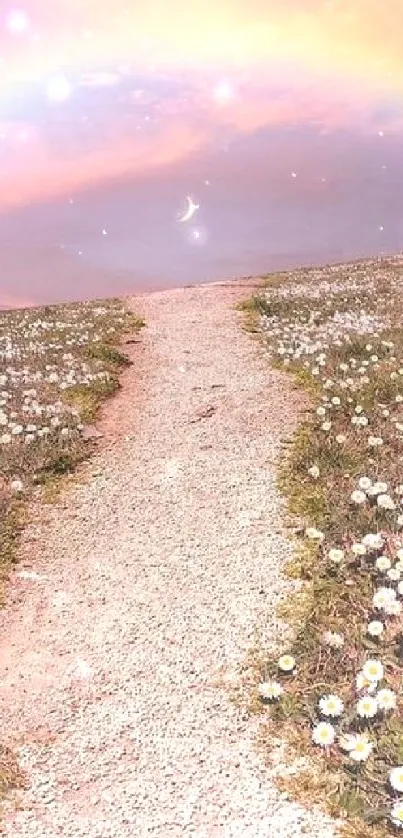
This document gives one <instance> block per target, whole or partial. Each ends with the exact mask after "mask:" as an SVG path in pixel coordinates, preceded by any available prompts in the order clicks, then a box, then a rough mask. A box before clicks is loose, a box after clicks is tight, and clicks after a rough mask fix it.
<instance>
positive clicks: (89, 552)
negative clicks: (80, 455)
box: [0, 283, 332, 838]
mask: <svg viewBox="0 0 403 838" xmlns="http://www.w3.org/2000/svg"><path fill="white" fill-rule="evenodd" d="M250 293H251V288H250V287H247V285H246V284H245V283H243V284H242V283H241V284H240V285H239V284H238V285H228V286H222V285H221V286H220V285H216V286H214V285H210V286H204V287H196V288H186V289H181V290H176V291H169V292H164V293H157V294H152V295H148V296H143V297H138V298H136V299H135V300H133V306H134V308H135V311H136V312H137V313H138V314H140V315H141V316H143V317H144V318H145V320H146V321H147V324H148V327H147V329H145V330H144V331H143V332H142V335H141V342H140V344H135V345H133V346H131V347H130V351H131V353H132V356H133V359H134V361H135V363H134V366H133V367H131V368H130V369H129V371H128V372H127V373H125V380H124V387H123V390H122V391H121V393H120V395H119V396H118V397H117V398H116V399H115V400H114V401H113V402H112V403H111V404H110V406H109V407H108V408H107V411H106V415H105V418H104V420H103V422H102V427H103V430H104V432H105V436H106V439H105V443H106V444H105V446H104V450H103V451H102V453H99V454H98V455H97V457H96V458H95V459H94V460H93V461H92V462H91V463H90V464H89V465H86V466H85V468H84V470H83V475H82V479H80V482H79V484H77V485H76V486H74V487H73V489H71V490H69V491H68V492H66V493H65V494H64V496H63V498H62V500H61V501H60V502H59V503H58V504H57V506H56V507H51V508H49V510H48V511H47V513H46V516H43V517H41V519H40V522H39V523H38V524H37V525H36V526H34V525H33V526H31V527H30V528H29V530H28V532H27V534H26V538H25V545H24V559H23V561H22V564H20V565H19V566H18V568H17V570H16V572H15V574H14V577H13V579H12V583H11V585H10V596H9V604H8V606H7V608H6V609H5V610H4V611H3V612H2V614H1V615H0V631H1V634H0V636H1V644H0V659H1V662H0V719H1V722H0V724H1V730H0V736H1V737H2V740H3V741H4V739H6V740H7V738H10V732H12V734H13V736H12V738H11V741H13V742H14V743H16V744H17V745H18V747H19V754H20V758H21V762H22V765H23V766H24V768H25V769H26V770H27V773H28V777H29V780H30V787H29V789H27V790H26V791H24V792H23V794H22V797H21V808H19V809H18V810H16V811H14V807H13V806H12V805H8V806H7V810H6V815H5V825H4V828H5V833H4V834H5V835H6V836H7V837H8V838H11V836H12V837H13V838H19V836H30V838H34V836H35V837H36V836H38V838H39V836H41V838H42V836H43V838H53V836H55V837H56V836H62V835H63V836H64V838H81V836H86V838H101V836H105V838H143V836H149V835H151V836H157V838H170V836H175V838H179V836H188V835H194V836H198V838H232V836H234V838H235V836H243V838H269V836H270V838H271V836H276V838H286V837H287V838H298V837H299V836H302V835H305V836H306V835H308V836H315V838H316V836H319V835H320V836H321V838H329V837H330V836H331V835H332V830H331V827H330V826H329V825H328V824H327V822H326V821H325V820H324V819H323V818H322V817H321V816H319V815H318V814H315V813H306V812H304V811H303V810H302V809H301V808H300V807H298V806H297V805H294V804H292V803H290V802H288V801H287V800H286V799H285V798H284V797H283V796H282V795H280V794H279V792H278V791H277V790H276V789H275V787H274V785H273V783H272V782H271V781H270V777H269V776H268V775H267V772H266V771H265V770H264V769H263V767H262V765H261V762H260V759H259V757H258V755H257V754H256V753H255V749H254V724H253V723H252V722H248V721H246V720H245V719H243V718H242V716H241V714H240V713H239V711H238V710H237V709H236V707H235V706H234V704H232V703H231V702H230V701H229V698H228V694H229V691H230V690H231V689H232V688H233V686H234V685H237V684H239V671H238V669H239V665H240V664H242V662H243V661H244V659H245V654H246V653H247V652H248V650H249V648H250V647H251V645H252V644H253V640H254V631H255V627H256V625H259V626H261V627H263V629H264V634H265V640H266V642H267V643H272V642H273V640H274V639H275V638H276V637H278V636H279V632H280V627H279V626H278V625H277V624H276V618H275V611H274V609H275V606H276V603H277V602H278V599H279V597H281V596H282V595H283V593H284V590H285V587H286V586H285V583H284V581H283V580H282V578H281V574H280V568H281V563H282V561H283V560H284V559H285V558H287V557H288V555H289V547H288V545H287V543H286V541H285V538H284V535H283V534H282V531H281V524H280V516H281V505H280V502H279V498H278V496H277V493H276V490H275V477H274V462H275V458H276V457H277V456H278V453H279V443H280V437H281V436H282V435H284V434H288V433H289V432H290V431H291V430H292V428H293V425H294V422H295V412H296V411H295V408H296V398H297V397H296V395H295V394H293V393H291V392H290V390H289V389H288V385H287V383H286V380H285V379H284V378H283V377H282V376H281V375H280V374H279V373H277V372H273V371H270V369H269V367H268V364H267V360H266V359H265V358H264V357H263V355H262V351H261V350H259V348H258V346H257V344H256V343H254V342H253V341H252V340H251V338H250V337H249V336H248V335H246V334H244V333H243V332H242V330H241V328H240V323H239V319H240V316H239V315H238V314H237V313H236V312H235V311H234V308H233V305H234V303H235V302H236V301H237V300H239V299H243V298H244V297H245V296H247V295H248V294H250ZM27 569H29V570H31V571H34V576H33V577H31V578H21V576H20V573H21V570H23V571H24V570H25V571H26V570H27ZM25 577H26V574H25Z"/></svg>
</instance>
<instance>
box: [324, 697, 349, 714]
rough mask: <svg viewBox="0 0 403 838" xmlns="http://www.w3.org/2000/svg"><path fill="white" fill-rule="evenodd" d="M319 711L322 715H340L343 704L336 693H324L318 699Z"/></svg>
mask: <svg viewBox="0 0 403 838" xmlns="http://www.w3.org/2000/svg"><path fill="white" fill-rule="evenodd" d="M319 709H320V712H321V713H323V715H324V716H335V717H336V716H341V714H342V712H343V710H344V704H343V702H342V700H341V698H339V697H338V695H324V696H323V697H322V698H321V699H320V701H319Z"/></svg>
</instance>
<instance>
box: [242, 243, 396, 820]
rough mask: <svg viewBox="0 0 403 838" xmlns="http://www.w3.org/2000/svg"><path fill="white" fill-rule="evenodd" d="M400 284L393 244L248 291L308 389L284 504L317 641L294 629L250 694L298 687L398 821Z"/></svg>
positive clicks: (267, 699) (305, 715)
mask: <svg viewBox="0 0 403 838" xmlns="http://www.w3.org/2000/svg"><path fill="white" fill-rule="evenodd" d="M402 292H403V257H394V258H393V259H389V260H371V261H367V262H361V263H354V264H350V265H344V266H333V267H329V268H325V269H312V270H310V271H305V272H304V271H299V272H295V273H293V274H288V275H287V274H284V275H283V276H278V275H277V276H276V278H275V281H274V283H273V287H270V286H268V288H267V290H265V291H264V292H263V293H262V295H261V297H259V298H258V300H257V301H256V304H257V309H258V311H259V313H260V322H261V328H262V331H263V334H264V336H265V337H266V338H267V344H268V348H269V351H270V354H271V357H272V358H273V359H274V360H275V361H276V364H277V365H278V366H281V367H285V368H286V369H289V370H291V371H293V372H295V373H296V374H297V375H298V374H300V373H301V372H303V373H304V376H305V379H304V380H306V378H307V377H308V379H309V382H310V383H312V384H313V392H314V393H315V402H316V403H314V405H313V407H312V412H311V416H310V418H309V420H308V422H307V423H306V425H305V426H304V428H303V432H304V433H303V435H300V436H299V438H298V440H297V441H296V444H295V447H294V450H293V452H292V454H291V462H292V474H293V478H294V479H295V481H296V485H295V490H294V497H298V503H297V504H294V507H296V509H297V511H298V513H300V512H301V511H302V512H303V515H304V517H305V522H306V525H305V538H306V543H307V545H310V548H309V549H310V552H311V555H314V557H315V566H314V567H315V570H314V572H313V574H311V578H312V577H313V578H314V582H313V594H312V596H313V597H316V600H315V598H314V599H313V606H312V608H311V611H310V618H309V623H307V625H306V637H309V638H310V639H312V638H314V644H313V645H312V643H307V644H306V648H305V647H304V643H303V638H302V639H301V637H300V639H299V641H298V643H299V645H298V643H297V642H296V644H295V648H293V649H292V655H289V656H285V658H286V659H290V660H292V662H293V666H292V667H291V668H290V669H289V670H287V675H286V676H285V672H284V667H283V666H282V665H281V661H280V662H277V664H276V667H275V668H277V675H275V673H273V672H272V675H273V677H271V678H265V679H263V680H262V682H261V684H260V687H259V692H260V697H261V699H262V701H263V702H264V703H270V704H278V703H279V702H280V703H281V701H282V699H283V693H284V692H286V691H287V690H289V691H290V692H292V693H293V694H294V696H295V695H297V697H298V701H299V705H298V706H299V708H300V715H301V720H302V719H305V722H306V724H309V725H310V728H311V733H310V735H311V740H312V743H313V745H314V746H317V747H318V748H321V749H323V751H324V753H325V754H326V755H327V757H328V760H329V763H332V764H336V765H337V766H338V768H340V766H345V767H346V771H347V773H348V772H349V771H350V769H349V768H348V765H349V764H350V765H351V764H355V765H358V764H359V765H360V766H361V769H360V770H361V771H363V772H364V774H365V772H366V763H367V762H368V766H369V768H368V771H367V775H365V776H367V778H368V780H367V786H368V784H370V779H369V778H370V777H373V776H374V775H375V774H376V783H374V784H373V789H372V795H371V794H369V795H367V797H366V801H367V802H368V798H369V797H370V798H371V799H372V801H373V796H374V794H375V795H378V797H377V801H378V803H379V806H380V807H381V803H382V806H383V808H384V803H385V799H387V800H388V802H389V814H388V821H389V823H390V824H392V825H393V827H394V828H400V827H403V802H401V799H400V797H399V795H400V794H402V795H403V765H401V764H400V761H401V755H402V748H401V741H402V736H403V714H402V703H401V700H400V695H401V688H402V666H401V662H402V657H401V655H402V652H403V631H402V627H403V532H402V530H403V477H402V463H403V331H402V329H401V322H402V314H403V306H402V303H401V299H402V297H403V295H402ZM311 389H312V388H311ZM288 473H289V472H288ZM291 496H292V490H291ZM301 498H302V499H303V500H302V501H301ZM304 502H305V506H304V505H303V504H304ZM301 504H302V505H301ZM311 605H312V601H311ZM284 678H286V682H285V681H284ZM307 678H308V679H311V680H312V689H310V685H309V683H308V684H307V683H306V679H307ZM314 681H315V682H321V683H322V684H323V685H324V686H325V687H326V689H325V690H324V691H323V693H320V691H318V688H317V683H315V684H314V683H313V682H314ZM391 743H392V744H391ZM399 743H400V744H399ZM350 775H351V771H350ZM367 786H366V785H365V783H363V788H366V787H367ZM380 789H381V791H380ZM402 801H403V797H402Z"/></svg>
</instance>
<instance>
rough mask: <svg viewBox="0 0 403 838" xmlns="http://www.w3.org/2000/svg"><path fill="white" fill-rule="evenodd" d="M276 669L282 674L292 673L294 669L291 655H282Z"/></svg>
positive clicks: (293, 660) (293, 659)
mask: <svg viewBox="0 0 403 838" xmlns="http://www.w3.org/2000/svg"><path fill="white" fill-rule="evenodd" d="M278 667H279V669H281V670H282V672H292V670H293V669H295V658H293V657H292V655H282V657H281V658H279V661H278Z"/></svg>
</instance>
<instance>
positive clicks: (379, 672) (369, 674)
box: [362, 658, 384, 682]
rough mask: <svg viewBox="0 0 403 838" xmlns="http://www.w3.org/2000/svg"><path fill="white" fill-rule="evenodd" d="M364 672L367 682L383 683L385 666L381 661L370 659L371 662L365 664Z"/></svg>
mask: <svg viewBox="0 0 403 838" xmlns="http://www.w3.org/2000/svg"><path fill="white" fill-rule="evenodd" d="M362 671H363V675H364V678H366V679H367V681H371V682H373V681H381V680H382V678H383V673H384V669H383V664H382V663H381V661H378V660H375V659H374V658H369V660H367V661H366V662H365V663H364V666H363V667H362Z"/></svg>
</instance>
